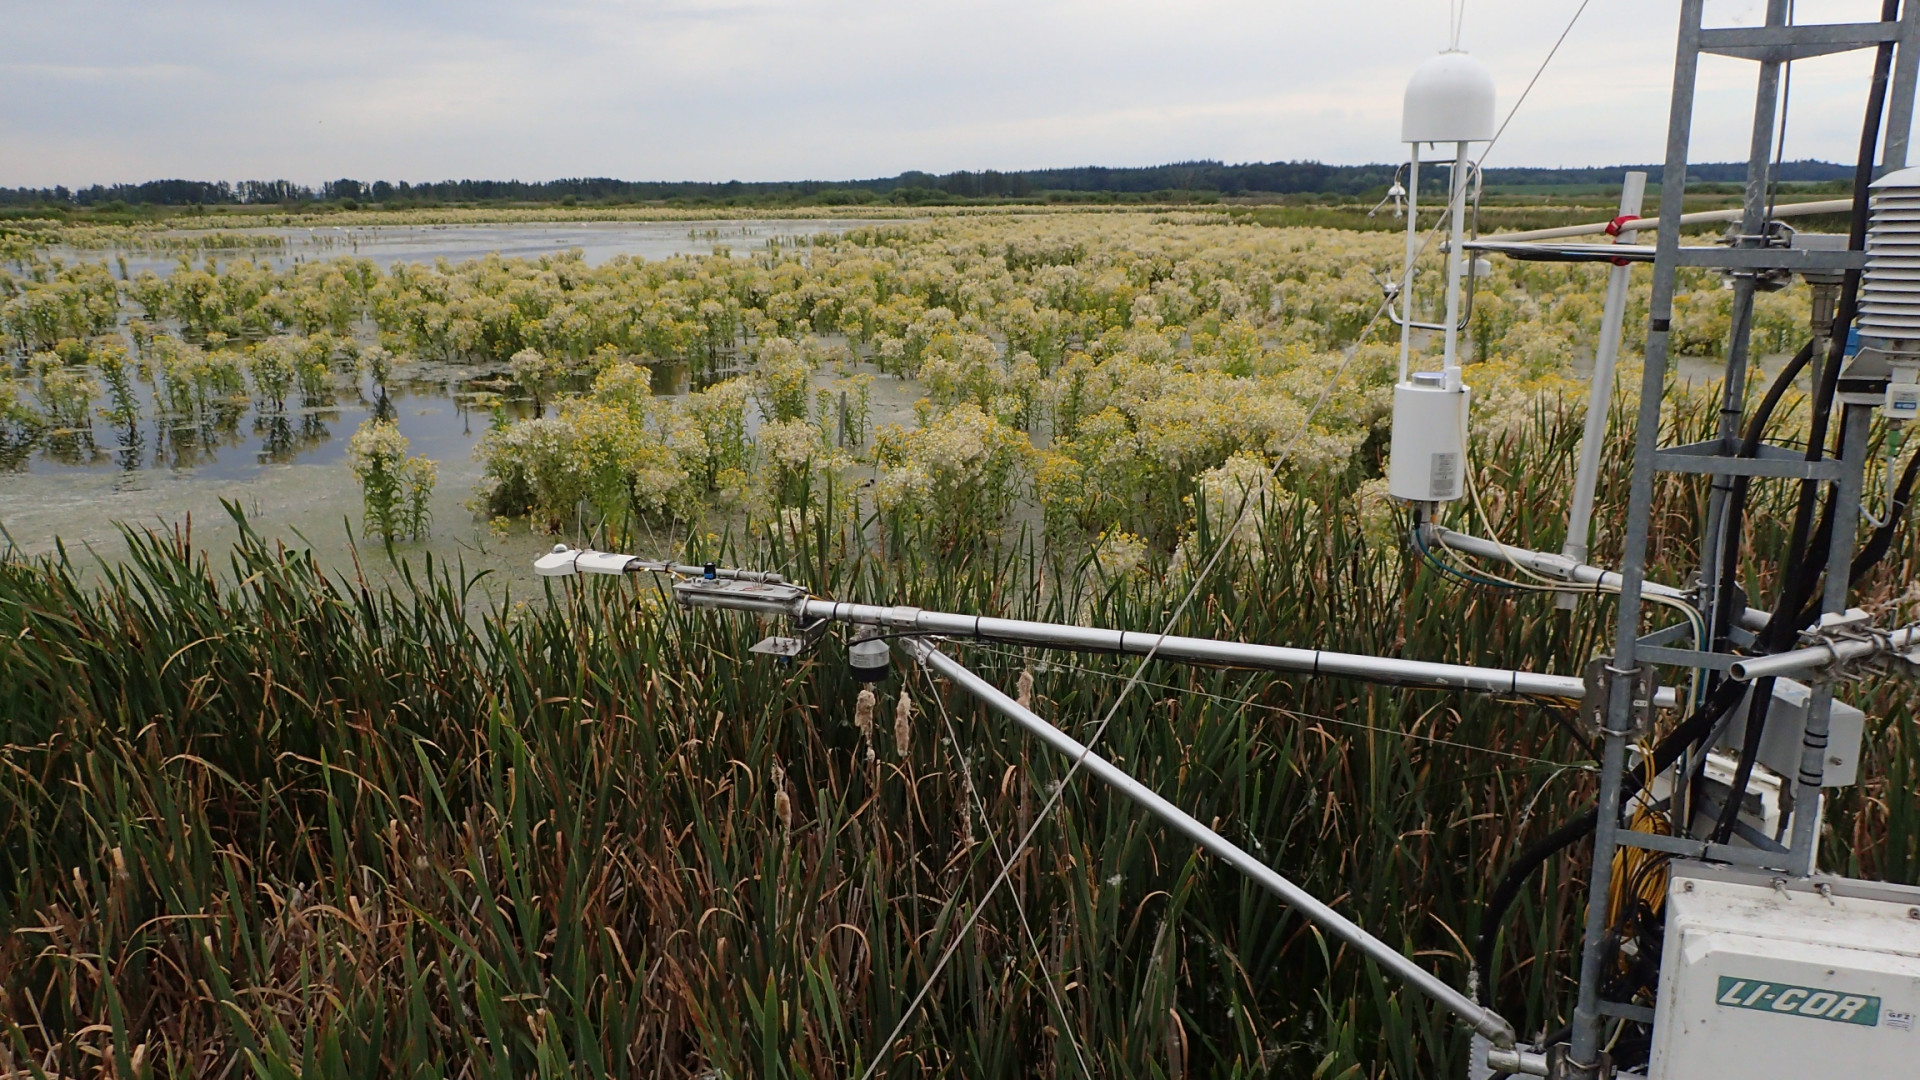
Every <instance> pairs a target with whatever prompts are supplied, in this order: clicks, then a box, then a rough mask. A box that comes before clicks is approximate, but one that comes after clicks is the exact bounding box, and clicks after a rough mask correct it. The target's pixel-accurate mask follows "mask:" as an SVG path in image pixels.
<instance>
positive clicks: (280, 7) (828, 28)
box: [0, 0, 1879, 187]
mask: <svg viewBox="0 0 1920 1080" xmlns="http://www.w3.org/2000/svg"><path fill="white" fill-rule="evenodd" d="M1457 2H1459V0H1334V2H1328V0H1265V2H1259V3H1254V2H1246V0H1181V2H1171V0H947V2H946V3H939V4H934V3H923V2H911V0H908V2H903V0H884V2H883V0H540V2H538V3H529V2H526V0H385V2H376V0H304V2H302V3H298V4H294V3H287V2H284V0H280V2H265V0H255V2H238V0H165V2H155V0H52V2H49V0H0V26H4V27H5V30H4V32H0V103H4V104H0V185H5V186H29V185H30V186H36V187H37V186H50V185H53V184H66V185H68V186H70V187H71V186H84V185H87V184H93V183H116V182H137V181H141V180H150V179H157V178H171V177H180V178H189V179H206V180H219V179H226V180H239V179H270V178H287V179H291V180H295V181H299V182H302V183H318V182H320V181H323V180H330V179H336V178H341V177H350V178H354V179H359V180H375V179H386V180H407V181H416V182H417V181H426V180H440V179H460V178H486V179H523V180H545V179H553V178H559V177H572V176H611V177H617V178H620V179H627V180H735V179H738V180H794V179H853V178H865V177H876V176H892V175H896V174H898V173H900V172H903V171H905V170H908V169H922V170H926V171H928V172H935V173H940V172H949V171H953V170H956V169H1002V170H1014V169H1036V168H1052V167H1062V166H1077V165H1109V166H1125V165H1155V164H1163V163H1167V162H1172V161H1182V160H1192V159H1199V158H1211V159H1218V160H1223V161H1227V162H1242V161H1274V160H1303V159H1312V160H1318V161H1325V162H1331V163H1338V164H1353V163H1361V162H1376V161H1389V160H1399V159H1400V158H1402V157H1403V156H1404V154H1405V148H1404V147H1401V146H1399V145H1398V144H1397V143H1396V141H1395V140H1396V139H1397V138H1398V135H1399V115H1400V99H1401V91H1402V89H1403V88H1404V85H1405V82H1406V78H1407V76H1408V74H1410V73H1411V72H1412V70H1413V68H1414V67H1415V66H1416V65H1417V64H1419V63H1420V61H1421V60H1423V59H1425V58H1426V57H1428V56H1430V55H1432V54H1433V53H1435V52H1437V51H1439V50H1441V49H1443V48H1445V47H1446V46H1447V44H1448V40H1447V39H1448V27H1449V23H1450V16H1451V8H1452V5H1453V3H1457ZM1577 7H1579V0H1465V8H1464V13H1463V17H1462V20H1461V37H1460V45H1461V47H1462V48H1465V49H1466V50H1468V51H1469V52H1471V53H1473V54H1474V55H1475V56H1477V57H1479V58H1480V59H1481V60H1482V61H1484V62H1485V63H1486V64H1487V65H1488V66H1489V67H1490V68H1491V69H1492V71H1493V72H1494V76H1495V79H1496V82H1497V85H1498V90H1499V100H1498V105H1497V108H1498V109H1499V111H1500V113H1501V115H1505V113H1506V111H1507V110H1508V109H1509V108H1510V107H1511V106H1512V105H1513V103H1514V102H1515V101H1516V100H1517V99H1518V98H1519V96H1520V94H1521V91H1522V90H1523V89H1524V88H1525V87H1526V85H1527V82H1528V80H1529V79H1530V78H1531V77H1532V76H1533V74H1534V72H1535V70H1536V69H1537V68H1538V67H1539V66H1540V63H1541V61H1542V60H1543V59H1544V58H1545V57H1546V55H1547V53H1548V50H1549V49H1550V48H1551V47H1552V46H1553V43H1554V40H1555V39H1556V38H1557V37H1558V36H1559V35H1560V33H1561V31H1562V29H1563V28H1565V26H1566V25H1567V20H1568V19H1569V18H1570V17H1571V16H1572V15H1573V12H1574V11H1575V9H1576V8H1577ZM1878 9H1879V5H1878V4H1877V3H1872V2H1871V0H1797V2H1796V12H1797V17H1798V19H1799V21H1801V22H1828V21H1852V20H1860V19H1871V18H1876V17H1877V16H1878ZM1706 10H1707V21H1708V23H1709V25H1752V24H1754V23H1756V22H1759V21H1761V19H1762V14H1763V11H1764V5H1763V4H1762V3H1761V0H1707V5H1706ZM1677 12H1678V4H1677V3H1675V2H1674V0H1592V2H1591V3H1590V4H1589V6H1588V8H1587V10H1586V12H1585V13H1584V14H1583V15H1582V16H1581V18H1580V20H1579V21H1578V23H1576V24H1575V26H1574V28H1573V31H1572V33H1571V34H1570V35H1569V36H1568V38H1567V41H1566V44H1565V46H1564V47H1562V49H1561V50H1560V52H1559V54H1558V55H1557V56H1556V57H1555V58H1554V60H1553V62H1552V63H1551V64H1550V65H1549V66H1548V67H1547V69H1546V71H1545V73H1544V74H1542V75H1541V77H1540V79H1539V82H1538V84H1537V85H1536V86H1535V87H1534V89H1533V91H1532V92H1531V94H1530V95H1529V96H1528V97H1527V99H1526V101H1525V102H1524V104H1523V105H1522V107H1521V108H1520V110H1519V111H1518V113H1517V114H1515V116H1514V119H1513V121H1512V123H1511V125H1510V126H1509V128H1508V129H1507V131H1506V133H1505V134H1504V135H1503V136H1502V137H1501V140H1500V143H1499V145H1498V146H1496V147H1494V149H1493V152H1492V153H1491V154H1490V155H1489V156H1488V157H1487V159H1486V161H1487V164H1488V165H1490V166H1491V165H1534V166H1577V165H1610V164H1622V163H1651V162H1657V161H1659V160H1660V159H1661V158H1662V156H1663V147H1664V145H1665V134H1666V116H1667V99H1668V94H1669V91H1670V89H1671V80H1672V69H1673V40H1674V29H1675V26H1676V20H1677ZM1870 66H1871V53H1868V52H1860V53H1856V54H1852V55H1848V56H1841V57H1825V58H1820V59H1816V60H1809V61H1803V62H1801V63H1800V64H1797V65H1795V66H1794V70H1793V77H1792V108H1791V112H1790V117H1789V121H1788V127H1787V136H1786V151H1787V156H1788V157H1790V158H1805V157H1814V158H1821V159H1825V160H1829V161H1850V160H1851V159H1852V157H1853V154H1854V144H1855V143H1856V142H1857V140H1858V131H1859V124H1860V113H1861V109H1862V106H1863V102H1864V97H1865V92H1866V83H1867V76H1868V71H1869V69H1870ZM1755 70H1756V69H1755V66H1754V65H1751V64H1748V63H1745V62H1741V61H1734V60H1726V59H1720V58H1712V57H1709V58H1706V59H1705V60H1703V62H1702V68H1701V82H1700V95H1699V100H1698V104H1697V108H1696V121H1697V123H1696V127H1695V131H1696V134H1695V137H1694V155H1693V156H1694V160H1697V161H1726V160H1735V159H1743V158H1745V157H1746V146H1747V143H1748V139H1749V128H1750V125H1751V122H1752V121H1751V116H1752V109H1753V93H1754V89H1753V86H1754V73H1755Z"/></svg>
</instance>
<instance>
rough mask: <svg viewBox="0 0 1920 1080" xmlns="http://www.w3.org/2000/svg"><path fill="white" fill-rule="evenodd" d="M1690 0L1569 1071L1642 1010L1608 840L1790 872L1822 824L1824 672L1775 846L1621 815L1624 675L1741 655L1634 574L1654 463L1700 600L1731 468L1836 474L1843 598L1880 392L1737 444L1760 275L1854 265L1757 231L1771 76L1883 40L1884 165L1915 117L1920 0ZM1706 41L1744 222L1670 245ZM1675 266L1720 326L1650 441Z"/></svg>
mask: <svg viewBox="0 0 1920 1080" xmlns="http://www.w3.org/2000/svg"><path fill="white" fill-rule="evenodd" d="M1702 4H1703V0H1682V3H1681V5H1680V27H1679V40H1678V47H1677V49H1676V51H1675V55H1674V64H1673V97H1672V103H1671V112H1670V116H1669V121H1668V129H1667V156H1666V165H1665V171H1664V172H1663V174H1662V179H1661V187H1660V225H1659V241H1658V243H1657V244H1656V245H1655V249H1654V255H1653V296H1652V302H1651V305H1650V307H1649V311H1648V316H1649V321H1648V332H1647V345H1646V363H1645V369H1644V372H1643V375H1642V379H1641V385H1640V408H1639V413H1638V424H1639V428H1638V432H1637V435H1636V440H1635V456H1634V468H1633V479H1632V488H1631V491H1630V495H1629V508H1628V513H1627V529H1626V536H1625V543H1624V551H1623V554H1622V561H1621V567H1620V574H1621V579H1622V581H1621V588H1620V605H1619V616H1618V623H1617V625H1616V627H1615V639H1616V640H1615V648H1614V658H1613V661H1612V663H1611V666H1610V669H1609V670H1610V675H1611V678H1612V680H1613V681H1612V686H1611V688H1610V697H1609V699H1608V705H1607V709H1606V714H1605V716H1606V722H1605V725H1604V730H1603V735H1604V743H1603V752H1602V755H1601V774H1600V788H1599V817H1598V825H1597V826H1596V828H1595V830H1594V844H1593V864H1592V874H1591V877H1590V878H1589V884H1588V896H1587V916H1586V933H1585V939H1584V943H1583V947H1582V953H1581V963H1580V982H1579V998H1578V1001H1577V1003H1576V1006H1575V1009H1574V1014H1573V1025H1572V1028H1573V1030H1572V1037H1571V1045H1570V1047H1569V1050H1570V1053H1569V1054H1568V1061H1567V1073H1566V1075H1570V1076H1590V1075H1595V1074H1596V1073H1597V1071H1598V1070H1599V1069H1600V1068H1601V1067H1602V1066H1601V1059H1602V1056H1603V1055H1601V1053H1600V1049H1601V1047H1600V1025H1601V1020H1602V1018H1603V1017H1606V1016H1626V1017H1632V1018H1635V1019H1642V1020H1644V1019H1645V1018H1646V1013H1647V1010H1646V1009H1644V1008H1643V1007H1640V1006H1635V1005H1632V1004H1629V1003H1625V1002H1611V1001H1603V1000H1601V997H1600V984H1601V981H1602V975H1603V968H1604V966H1605V964H1606V961H1607V950H1606V947H1605V946H1606V937H1607V930H1608V927H1607V925H1606V914H1607V899H1608V896H1609V893H1610V889H1611V885H1612V881H1611V878H1612V872H1613V861H1614V854H1615V852H1616V851H1617V850H1618V849H1619V848H1620V847H1622V846H1631V847H1639V848H1647V849H1652V850H1659V851H1669V852H1674V853H1678V854H1686V855H1692V856H1696V857H1697V856H1700V855H1708V856H1710V857H1712V858H1715V859H1719V860H1721V861H1725V862H1738V863H1746V864H1748V865H1759V866H1765V867H1769V868H1772V869H1776V870H1781V871H1786V872H1788V873H1790V874H1794V875H1800V876H1804V875H1808V874H1811V873H1812V872H1813V868H1814V855H1815V848H1816V846H1817V844H1818V839H1819V838H1818V835H1817V832H1816V823H1817V821H1818V819H1819V813H1818V806H1819V799H1820V787H1821V779H1822V772H1821V768H1822V762H1823V760H1824V750H1825V747H1826V743H1827V724H1828V716H1829V712H1830V709H1831V705H1832V701H1833V692H1832V687H1831V684H1830V683H1822V684H1819V685H1817V686H1816V687H1815V689H1814V692H1813V697H1812V701H1811V703H1810V705H1809V707H1808V708H1807V710H1806V713H1805V726H1804V731H1803V733H1802V740H1803V744H1804V746H1805V748H1806V749H1805V757H1804V759H1803V761H1810V762H1811V763H1812V764H1811V771H1809V766H1808V765H1806V764H1804V763H1803V765H1802V767H1801V769H1800V775H1799V776H1797V777H1796V778H1795V782H1794V789H1793V795H1794V806H1795V807H1796V808H1797V809H1798V810H1799V812H1797V813H1795V814H1794V819H1793V820H1794V828H1793V833H1792V843H1791V844H1789V845H1787V847H1786V850H1785V851H1784V852H1779V853H1771V852H1766V851H1760V850H1754V849H1745V848H1734V847H1731V846H1722V845H1707V844H1705V843H1703V842H1702V841H1699V840H1689V839H1686V838H1684V837H1668V836H1654V835H1653V834H1650V833H1644V832H1638V831H1634V830H1632V829H1629V828H1624V827H1622V826H1621V825H1620V809H1621V807H1620V794H1621V789H1622V784H1623V781H1624V779H1625V773H1626V762H1627V744H1628V741H1629V736H1630V734H1631V733H1632V729H1633V727H1634V725H1635V722H1636V717H1635V715H1634V714H1635V710H1634V702H1633V688H1634V687H1635V686H1636V685H1637V676H1638V675H1639V673H1640V669H1641V667H1642V666H1643V665H1647V664H1658V665H1667V666H1674V667H1680V668H1693V669H1706V670H1710V671H1715V672H1725V671H1727V670H1728V669H1729V668H1730V667H1731V666H1732V665H1733V664H1734V663H1736V662H1737V659H1738V657H1737V654H1735V653H1733V652H1732V644H1731V642H1730V641H1729V640H1728V636H1727V628H1725V627H1716V628H1715V635H1714V640H1713V641H1712V642H1709V645H1710V646H1711V647H1712V649H1713V650H1714V651H1699V650H1691V649H1682V648H1676V647H1673V646H1672V645H1670V644H1667V643H1665V642H1653V641H1648V640H1647V639H1646V638H1643V637H1642V635H1641V598H1642V594H1643V590H1644V589H1645V588H1646V584H1645V574H1646V570H1647V556H1648V550H1647V546H1648V539H1649V527H1650V524H1651V521H1650V517H1651V507H1652V500H1653V486H1654V476H1655V474H1656V473H1659V472H1680V473H1693V474H1702V475H1706V476H1710V477H1712V478H1713V485H1712V488H1711V493H1710V497H1709V500H1708V506H1707V518H1706V522H1705V532H1704V535H1703V538H1702V543H1701V565H1700V576H1699V579H1698V584H1699V589H1700V592H1699V597H1700V607H1701V609H1702V611H1704V612H1712V611H1714V610H1715V608H1716V606H1717V598H1716V597H1715V595H1714V590H1715V589H1716V587H1717V585H1718V582H1719V581H1720V577H1721V571H1722V567H1721V566H1719V565H1718V561H1719V553H1720V550H1721V544H1720V542H1719V541H1720V539H1721V538H1720V536H1719V533H1720V530H1721V528H1722V525H1723V522H1724V519H1725V516H1726V513H1727V505H1728V501H1729V495H1730V493H1731V491H1732V490H1733V487H1734V478H1735V477H1737V476H1748V477H1774V478H1790V479H1800V480H1811V481H1814V482H1817V483H1820V484H1823V485H1826V484H1832V485H1837V495H1838V497H1837V499H1836V500H1835V502H1834V506H1835V511H1834V521H1833V529H1832V534H1831V537H1830V539H1829V546H1828V549H1827V551H1826V552H1825V553H1824V555H1825V565H1826V566H1827V567H1828V568H1829V570H1828V573H1827V578H1826V587H1825V593H1824V595H1823V596H1822V609H1821V610H1822V611H1823V612H1840V611H1843V610H1844V609H1845V608H1846V596H1847V585H1848V580H1847V579H1848V573H1847V568H1848V566H1849V563H1850V561H1851V559H1852V557H1853V552H1854V541H1855V532H1856V528H1857V523H1858V521H1857V519H1858V508H1859V505H1860V491H1861V486H1862V477H1863V475H1864V470H1865V463H1866V442H1867V439H1866V435H1867V422H1868V419H1869V417H1870V414H1871V408H1870V406H1871V404H1873V403H1877V402H1878V400H1879V397H1878V396H1877V395H1876V396H1875V397H1874V398H1873V399H1872V401H1871V402H1869V401H1868V400H1866V399H1865V398H1864V396H1859V397H1856V398H1854V399H1850V397H1849V395H1848V393H1847V392H1846V387H1844V386H1843V387H1842V388H1841V393H1840V395H1839V397H1838V401H1839V403H1840V405H1841V407H1842V415H1841V423H1840V426H1841V429H1842V432H1843V434H1842V443H1843V446H1844V451H1843V455H1842V456H1841V457H1840V458H1838V459H1829V460H1823V461H1818V462H1812V461H1808V460H1806V459H1805V457H1804V455H1803V454H1801V453H1800V452H1798V451H1792V450H1788V449H1786V448H1783V447H1768V448H1763V449H1762V451H1761V453H1760V454H1759V455H1758V456H1757V457H1748V458H1742V457H1739V456H1737V454H1736V447H1737V445H1738V443H1739V439H1738V438H1737V436H1738V434H1739V431H1738V423H1739V420H1740V417H1741V404H1742V400H1743V397H1742V395H1743V391H1744V389H1745V380H1746V377H1747V372H1748V362H1749V357H1750V352H1749V337H1750V334H1751V330H1752V317H1753V297H1754V292H1755V287H1756V277H1757V274H1758V273H1759V272H1762V271H1768V270H1774V271H1779V270H1790V271H1805V270H1823V271H1828V272H1833V271H1852V272H1858V271H1859V270H1861V269H1862V268H1863V267H1864V266H1865V264H1866V258H1865V253H1864V252H1862V251H1851V250H1849V251H1841V250H1820V251H1810V250H1807V249H1804V248H1795V247H1784V246H1777V242H1776V241H1775V240H1774V239H1773V238H1770V237H1769V236H1768V235H1767V205H1766V203H1767V193H1768V190H1769V187H1770V180H1771V179H1772V177H1771V175H1770V174H1771V170H1772V156H1773V155H1772V150H1773V132H1774V130H1775V127H1776V119H1777V117H1776V106H1777V103H1778V100H1779V87H1780V75H1781V69H1782V66H1783V65H1784V64H1786V63H1788V62H1789V61H1792V60H1796V59H1804V58H1806V57H1811V56H1822V55H1826V54H1829V53H1835V52H1843V51H1848V50H1853V49H1865V48H1877V47H1879V46H1880V45H1881V44H1882V43H1893V46H1894V50H1895V63H1894V66H1893V72H1892V80H1891V92H1890V95H1889V100H1888V101H1887V104H1886V113H1885V120H1886V122H1885V124H1884V126H1883V130H1884V131H1885V132H1886V137H1885V144H1884V150H1883V152H1882V155H1881V158H1880V166H1879V171H1880V172H1882V173H1884V172H1886V171H1889V170H1893V169H1898V168H1901V167H1903V166H1904V165H1905V164H1906V157H1907V138H1908V129H1909V128H1910V127H1911V126H1912V121H1913V106H1914V83H1915V75H1916V69H1917V68H1920V52H1916V48H1915V46H1916V43H1920V0H1908V3H1907V4H1906V5H1905V7H1904V10H1903V11H1901V13H1900V15H1899V17H1898V19H1897V20H1894V21H1889V22H1869V23H1854V24H1836V25H1813V26H1792V25H1788V20H1787V16H1788V2H1787V0H1768V3H1767V17H1766V25H1764V26H1758V27H1742V28H1728V29H1711V28H1705V27H1702V26H1701V15H1702V10H1701V9H1702ZM1702 55H1715V56H1727V57H1734V58H1739V59H1745V60H1751V61H1755V62H1757V63H1758V64H1759V72H1758V79H1757V83H1758V85H1757V87H1756V93H1755V96H1754V111H1753V131H1752V141H1751V153H1750V155H1749V161H1748V166H1747V179H1746V189H1745V198H1744V204H1743V207H1742V214H1741V217H1740V234H1739V236H1738V237H1737V239H1736V240H1735V241H1734V243H1733V244H1732V246H1730V247H1682V246H1681V244H1680V230H1681V225H1682V201H1683V198H1684V196H1685V193H1686V184H1687V153H1688V148H1689V143H1690V140H1691V136H1692V130H1693V112H1694V94H1695V88H1696V80H1697V75H1698V71H1699V64H1700V57H1701V56H1702ZM1682 266H1713V267H1717V268H1720V269H1724V270H1729V271H1731V272H1732V273H1733V298H1732V301H1733V303H1732V319H1731V330H1730V337H1729V340H1728V342H1727V350H1726V358H1727V359H1726V371H1725V382H1724V385H1723V396H1722V407H1721V410H1720V417H1719V423H1718V429H1717V431H1716V433H1715V434H1716V437H1715V438H1713V439H1711V440H1709V441H1707V442H1705V443H1699V444H1695V445H1691V446H1662V445H1660V443H1659V436H1660V407H1661V397H1662V393H1663V390H1664V387H1665V380H1666V376H1667V370H1668V340H1669V334H1670V325H1671V324H1670V320H1671V319H1672V317H1673V295H1674V283H1675V274H1676V271H1677V270H1678V269H1679V268H1680V267H1682ZM1809 557H1813V556H1812V555H1810V556H1809ZM1787 614H1789V615H1790V614H1791V613H1787ZM1777 722H1784V721H1777Z"/></svg>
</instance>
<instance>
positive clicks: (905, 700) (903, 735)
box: [893, 690, 913, 757]
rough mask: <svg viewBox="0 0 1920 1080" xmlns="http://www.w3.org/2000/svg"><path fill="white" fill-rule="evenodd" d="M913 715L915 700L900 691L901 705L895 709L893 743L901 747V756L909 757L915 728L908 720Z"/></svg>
mask: <svg viewBox="0 0 1920 1080" xmlns="http://www.w3.org/2000/svg"><path fill="white" fill-rule="evenodd" d="M912 715H913V699H912V698H910V697H908V696H907V692H906V691H905V690H901V691H900V704H898V705H896V706H894V708H893V741H894V744H895V745H896V746H897V747H899V750H900V756H901V757H906V756H907V746H908V744H909V742H910V741H911V740H912V738H913V728H912V727H910V726H909V725H908V724H907V719H908V718H909V717H911V716H912Z"/></svg>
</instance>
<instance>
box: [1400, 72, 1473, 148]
mask: <svg viewBox="0 0 1920 1080" xmlns="http://www.w3.org/2000/svg"><path fill="white" fill-rule="evenodd" d="M1492 138H1493V72H1491V71H1488V70H1487V65H1485V64H1483V63H1481V62H1480V61H1478V60H1475V59H1474V58H1473V57H1471V56H1468V55H1467V54H1466V53H1463V52H1457V51H1448V52H1443V53H1441V54H1440V55H1439V56H1436V57H1433V58H1432V59H1429V60H1428V61H1427V62H1426V63H1424V64H1421V65H1420V66H1419V67H1417V68H1415V69H1414V70H1413V78H1411V79H1408V80H1407V96H1406V101H1405V104H1404V105H1403V106H1402V108H1401V111H1400V141H1401V142H1410V143H1423V142H1435V143H1440V142H1449V143H1450V142H1487V141H1489V140H1491V139H1492Z"/></svg>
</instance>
